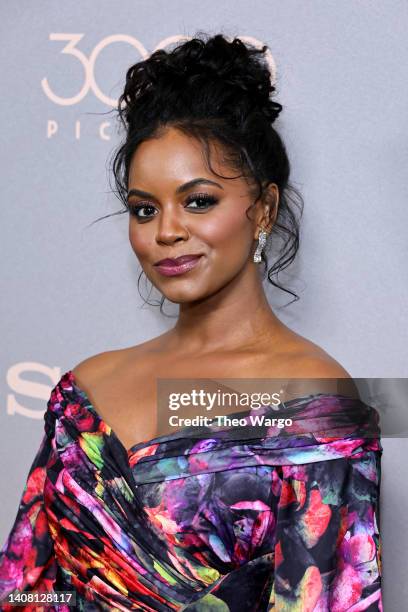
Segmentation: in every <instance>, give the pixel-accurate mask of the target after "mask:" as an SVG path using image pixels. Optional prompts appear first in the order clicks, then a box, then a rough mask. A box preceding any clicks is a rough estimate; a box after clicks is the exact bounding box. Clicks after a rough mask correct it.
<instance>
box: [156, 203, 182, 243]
mask: <svg viewBox="0 0 408 612" xmlns="http://www.w3.org/2000/svg"><path fill="white" fill-rule="evenodd" d="M188 237H189V232H188V230H187V228H186V226H185V225H184V223H183V222H182V220H181V219H180V217H179V215H178V213H177V212H176V210H175V209H174V208H173V207H171V206H169V207H163V208H162V210H161V212H160V219H159V223H158V224H157V234H156V242H157V243H158V244H173V243H174V242H177V241H179V240H187V239H188Z"/></svg>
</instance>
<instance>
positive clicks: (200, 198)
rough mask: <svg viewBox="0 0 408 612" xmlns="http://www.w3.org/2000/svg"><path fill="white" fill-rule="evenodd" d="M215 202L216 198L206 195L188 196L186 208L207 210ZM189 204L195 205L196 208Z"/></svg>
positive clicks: (195, 194)
mask: <svg viewBox="0 0 408 612" xmlns="http://www.w3.org/2000/svg"><path fill="white" fill-rule="evenodd" d="M217 202H218V200H217V198H215V197H214V196H212V195H209V194H208V193H194V194H191V195H190V196H188V198H187V206H186V208H190V209H191V210H207V209H208V208H210V207H211V206H214V205H215V204H216V203H217ZM190 204H196V206H190Z"/></svg>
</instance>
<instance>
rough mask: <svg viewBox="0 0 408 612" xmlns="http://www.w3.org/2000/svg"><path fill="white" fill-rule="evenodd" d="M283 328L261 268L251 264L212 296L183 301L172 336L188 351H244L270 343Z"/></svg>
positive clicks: (171, 332) (176, 344)
mask: <svg viewBox="0 0 408 612" xmlns="http://www.w3.org/2000/svg"><path fill="white" fill-rule="evenodd" d="M283 327H284V325H283V323H282V322H281V321H280V320H279V319H278V318H277V317H276V315H275V314H274V313H273V311H272V309H271V307H270V305H269V303H268V300H267V298H266V295H265V291H264V288H263V285H262V281H261V278H260V275H259V272H258V269H257V268H256V266H248V267H246V268H245V269H244V270H243V272H242V274H239V275H237V276H236V277H235V278H234V279H232V281H230V283H228V284H227V285H225V286H224V287H223V288H222V289H220V290H219V291H217V292H216V293H214V294H212V295H211V296H209V297H208V298H204V299H203V300H200V301H195V302H189V303H182V304H181V305H180V313H179V318H178V321H177V323H176V325H175V326H174V328H173V329H172V330H170V337H171V340H172V341H173V342H174V345H173V346H174V347H180V348H183V350H185V351H186V352H190V350H191V351H192V352H195V351H199V352H201V353H203V352H213V351H230V350H238V349H241V350H244V349H251V348H255V347H257V346H261V345H263V344H265V343H269V342H270V340H271V338H273V337H276V334H277V333H278V332H279V331H280V330H282V328H283ZM169 339H170V338H169Z"/></svg>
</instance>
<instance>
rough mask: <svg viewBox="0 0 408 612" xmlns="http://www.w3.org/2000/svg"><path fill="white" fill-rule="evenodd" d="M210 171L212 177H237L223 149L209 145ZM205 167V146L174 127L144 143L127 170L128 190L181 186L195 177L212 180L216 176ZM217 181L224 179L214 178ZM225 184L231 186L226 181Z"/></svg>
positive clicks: (214, 143) (206, 165)
mask: <svg viewBox="0 0 408 612" xmlns="http://www.w3.org/2000/svg"><path fill="white" fill-rule="evenodd" d="M209 154H210V162H211V167H212V168H213V169H214V170H215V173H217V174H222V175H224V176H236V174H237V172H236V171H234V170H233V169H232V168H231V167H230V166H229V165H228V163H227V160H226V156H225V150H224V149H223V147H222V146H221V145H220V144H218V143H216V142H214V141H212V142H210V143H209ZM215 173H214V172H212V170H211V169H210V168H209V166H208V162H207V159H206V150H205V145H204V144H203V143H201V142H200V141H199V140H198V139H197V138H195V137H194V136H191V135H189V134H186V133H184V132H182V131H181V130H178V129H176V128H173V127H168V128H165V129H163V130H162V131H161V132H159V133H158V134H157V135H156V136H155V137H153V138H150V139H148V140H145V141H143V142H142V143H141V144H140V145H139V146H138V147H137V149H136V151H135V153H134V154H133V157H132V161H131V164H130V169H129V187H131V186H132V184H133V183H135V184H136V183H137V185H138V186H140V184H141V182H143V183H150V184H151V183H153V182H154V183H157V182H158V181H160V182H161V181H172V182H177V183H180V182H182V181H187V180H190V179H192V178H195V177H197V176H204V177H208V178H212V179H214V176H217V174H215ZM217 181H218V182H222V181H223V179H222V178H221V177H219V176H217ZM224 181H225V182H227V181H228V183H230V184H231V183H234V182H235V181H231V180H228V179H224Z"/></svg>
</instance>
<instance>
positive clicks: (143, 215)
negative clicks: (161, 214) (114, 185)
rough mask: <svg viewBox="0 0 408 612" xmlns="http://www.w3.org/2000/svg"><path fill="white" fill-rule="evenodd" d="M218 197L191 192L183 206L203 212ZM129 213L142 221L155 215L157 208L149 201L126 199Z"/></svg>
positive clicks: (196, 211) (191, 210)
mask: <svg viewBox="0 0 408 612" xmlns="http://www.w3.org/2000/svg"><path fill="white" fill-rule="evenodd" d="M218 201H219V200H218V198H217V197H216V196H214V195H211V194H209V193H202V192H200V193H192V194H190V195H189V196H187V198H186V199H185V202H184V204H183V205H184V208H185V209H186V210H188V211H189V212H193V213H199V214H200V213H203V212H207V211H208V210H209V209H210V208H212V207H213V206H215V205H216V204H217V203H218ZM128 210H129V214H130V215H131V216H133V217H136V218H137V219H138V221H141V222H144V221H146V220H148V219H152V218H153V217H155V216H156V214H157V212H158V209H157V208H156V207H155V206H154V205H153V204H151V203H149V202H141V201H139V202H132V201H128Z"/></svg>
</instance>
